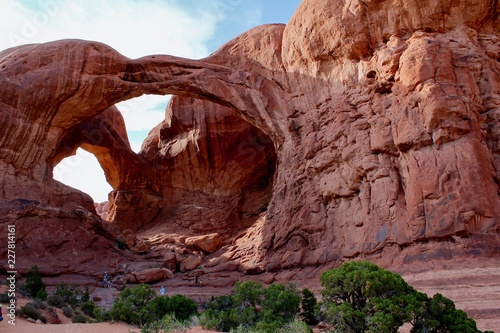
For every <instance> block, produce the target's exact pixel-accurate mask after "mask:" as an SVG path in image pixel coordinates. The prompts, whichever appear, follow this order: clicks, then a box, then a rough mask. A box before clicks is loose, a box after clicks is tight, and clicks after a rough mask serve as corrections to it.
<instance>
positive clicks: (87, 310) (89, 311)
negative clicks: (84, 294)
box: [81, 301, 96, 318]
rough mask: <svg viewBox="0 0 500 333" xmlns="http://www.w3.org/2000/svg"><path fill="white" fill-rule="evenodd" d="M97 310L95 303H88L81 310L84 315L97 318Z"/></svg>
mask: <svg viewBox="0 0 500 333" xmlns="http://www.w3.org/2000/svg"><path fill="white" fill-rule="evenodd" d="M95 308H96V305H95V303H94V301H87V302H85V303H83V304H82V306H81V309H82V311H83V313H84V314H86V315H87V316H89V317H92V318H95V314H94V310H95Z"/></svg>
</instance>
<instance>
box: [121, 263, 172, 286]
mask: <svg viewBox="0 0 500 333" xmlns="http://www.w3.org/2000/svg"><path fill="white" fill-rule="evenodd" d="M173 277H174V274H173V273H172V271H170V270H168V269H166V268H159V267H155V268H149V269H145V270H142V271H136V272H132V273H128V274H126V275H125V283H154V282H158V281H163V280H165V279H172V278H173Z"/></svg>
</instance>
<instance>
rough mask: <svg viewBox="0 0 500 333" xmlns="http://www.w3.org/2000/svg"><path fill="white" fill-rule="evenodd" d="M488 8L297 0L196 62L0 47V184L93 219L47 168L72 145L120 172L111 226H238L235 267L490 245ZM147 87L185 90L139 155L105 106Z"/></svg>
mask: <svg viewBox="0 0 500 333" xmlns="http://www.w3.org/2000/svg"><path fill="white" fill-rule="evenodd" d="M498 11H499V9H498V5H497V4H496V3H495V2H491V1H486V0H483V1H479V0H478V1H474V4H473V5H472V3H471V2H470V1H465V0H464V1H452V2H448V1H433V2H431V1H428V2H421V1H406V0H405V1H403V0H386V1H363V2H360V1H355V0H352V1H344V2H340V1H333V2H332V1H327V0H321V1H313V0H305V1H303V3H302V4H301V5H300V7H299V8H298V10H297V12H296V13H295V15H294V17H293V18H292V19H291V21H290V22H289V24H288V25H287V26H286V27H285V26H283V25H270V26H263V27H257V28H255V29H252V30H250V31H249V32H247V33H245V34H243V35H241V36H239V37H238V38H236V39H235V40H233V41H231V42H229V43H228V44H226V45H225V46H223V47H222V48H221V49H220V50H219V51H218V52H216V53H215V54H214V55H212V56H210V57H208V58H206V59H203V60H200V61H194V60H186V59H178V58H175V57H170V56H151V57H145V58H141V59H137V60H130V59H126V58H124V57H122V56H121V55H119V54H117V53H116V52H115V51H114V50H112V49H110V48H108V47H106V46H105V45H102V44H99V43H94V42H84V41H59V42H54V43H48V44H43V45H29V46H23V47H19V48H15V49H9V50H6V51H3V52H2V53H0V78H1V81H2V85H1V88H0V89H2V100H1V104H0V108H1V109H0V111H1V112H0V123H1V127H2V128H3V129H5V130H4V131H3V132H2V133H0V152H1V157H2V158H1V160H0V169H1V170H2V171H3V170H5V171H4V172H2V175H1V176H0V182H1V183H2V188H3V191H2V192H1V193H0V199H1V200H2V201H5V202H9V201H11V200H15V199H18V198H26V199H29V200H38V201H40V202H43V203H44V205H47V206H53V207H62V208H63V209H66V210H67V211H72V210H75V209H82V208H84V209H85V210H86V211H87V212H88V214H91V215H94V214H95V210H94V208H93V206H92V202H91V200H90V198H89V197H88V196H85V195H84V194H82V193H80V192H76V191H74V190H71V189H69V188H67V187H64V186H63V185H62V184H59V183H57V182H55V181H54V180H53V179H52V177H51V170H52V168H53V166H54V165H55V164H56V163H57V162H58V161H59V160H61V159H62V158H63V157H65V156H67V155H69V154H71V153H72V152H73V151H74V150H75V149H76V147H78V146H82V147H84V148H85V149H88V150H89V151H91V152H93V153H95V154H96V156H97V157H98V159H99V161H100V163H101V165H102V166H103V169H104V170H105V172H106V174H107V179H108V181H109V182H110V184H111V185H112V186H113V188H114V191H113V192H112V194H111V195H110V207H109V214H110V219H111V220H113V221H114V222H115V223H116V224H117V225H118V226H120V227H122V228H132V229H138V228H140V227H142V228H143V229H147V228H148V227H149V226H151V225H155V224H156V225H158V224H159V225H164V226H165V227H166V228H167V229H168V228H171V229H169V230H171V231H172V230H175V231H176V232H179V230H181V232H184V233H186V234H190V235H191V234H193V235H196V234H204V233H212V232H218V233H220V234H223V235H224V236H225V237H226V240H227V239H229V238H230V237H232V236H235V234H236V233H238V232H243V233H241V234H240V235H239V236H238V237H237V239H234V241H233V243H232V244H231V245H228V246H226V247H225V248H224V250H223V251H225V252H226V257H229V258H231V259H233V260H234V261H235V262H236V263H237V264H238V265H240V269H241V270H243V271H247V272H262V271H265V270H279V269H281V268H292V267H297V266H298V267H301V266H305V265H324V264H327V263H329V262H333V261H336V260H340V259H342V258H345V257H353V256H363V255H376V254H380V253H383V251H388V252H387V253H391V260H392V259H395V260H404V258H399V259H396V257H398V255H400V254H401V253H406V254H405V255H408V257H407V258H415V257H411V256H410V254H409V252H408V249H409V248H412V247H415V248H417V247H419V246H425V244H426V243H428V242H434V241H437V242H442V244H443V246H446V248H450V249H451V250H450V253H453V255H467V254H476V255H488V254H491V253H493V252H495V251H497V250H498V248H499V237H498V235H499V230H500V229H499V228H500V199H499V193H500V192H499V186H500V154H499V150H500V147H499V144H498V142H499V136H500V124H499V119H500V97H499V96H500V94H499V91H500V80H499V77H500V62H499V59H500V19H499V18H498ZM144 93H149V94H174V95H177V96H176V97H174V98H173V99H172V102H171V104H170V105H169V107H168V109H167V115H166V120H165V122H163V123H162V124H159V125H158V126H157V127H156V128H155V129H154V130H153V131H152V132H151V134H150V136H149V137H148V138H147V139H146V141H145V142H144V144H143V149H142V151H141V152H140V153H139V154H134V153H133V152H132V151H131V150H130V148H129V146H128V144H127V140H126V134H125V132H124V129H123V123H122V122H120V120H119V117H118V116H117V115H116V113H117V112H116V110H115V109H114V107H113V104H115V103H117V102H118V101H122V100H126V99H128V98H131V97H134V96H138V95H141V94H144ZM85 133H93V134H98V136H99V138H100V139H99V140H94V139H91V138H90V139H89V138H88V137H87V138H86V137H85ZM68 195H71V197H68ZM261 211H263V214H262V215H260V216H259V212H261ZM12 221H16V223H19V224H24V223H27V222H25V218H24V217H9V218H7V219H6V220H5V222H9V223H12ZM452 242H455V243H452ZM445 243H446V245H444V244H445ZM453 244H455V246H454V245H453ZM438 247H439V246H438ZM434 249H435V248H434ZM405 251H406V252H405ZM219 254H220V253H219ZM438 255H439V254H436V256H438Z"/></svg>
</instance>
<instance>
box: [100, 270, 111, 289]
mask: <svg viewBox="0 0 500 333" xmlns="http://www.w3.org/2000/svg"><path fill="white" fill-rule="evenodd" d="M102 282H103V283H104V288H111V277H110V276H109V274H108V272H107V271H106V272H104V277H103V279H102Z"/></svg>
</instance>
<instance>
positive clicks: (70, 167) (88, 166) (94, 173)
mask: <svg viewBox="0 0 500 333" xmlns="http://www.w3.org/2000/svg"><path fill="white" fill-rule="evenodd" d="M53 177H54V179H55V180H57V181H59V182H61V183H63V184H65V185H68V186H70V187H72V188H75V189H77V190H80V191H82V192H85V193H87V194H88V195H90V196H91V197H92V199H93V200H94V202H95V203H101V202H104V201H107V200H108V195H107V194H108V193H109V192H111V191H112V190H113V188H112V187H111V185H110V184H109V183H108V182H107V181H106V176H105V174H104V171H103V169H102V167H101V165H100V164H99V162H98V160H97V158H96V157H95V156H94V155H93V154H92V153H89V152H87V151H85V150H84V149H82V148H79V149H77V151H76V154H75V155H73V156H69V157H66V158H64V159H63V160H61V161H60V162H59V163H58V164H57V165H56V166H55V167H54V170H53Z"/></svg>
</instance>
